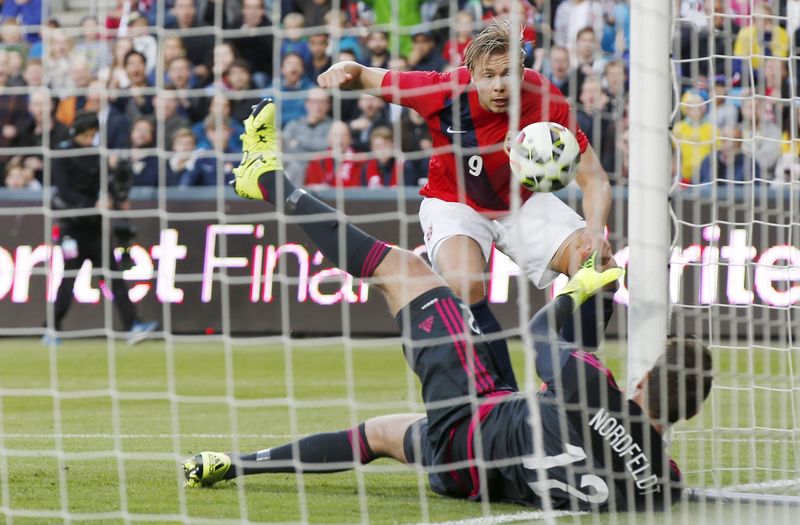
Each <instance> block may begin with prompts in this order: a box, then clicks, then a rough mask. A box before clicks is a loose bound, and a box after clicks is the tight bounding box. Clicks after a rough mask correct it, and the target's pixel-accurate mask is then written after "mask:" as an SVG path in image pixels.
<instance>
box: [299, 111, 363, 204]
mask: <svg viewBox="0 0 800 525" xmlns="http://www.w3.org/2000/svg"><path fill="white" fill-rule="evenodd" d="M361 163H362V159H361V155H359V154H358V153H356V150H355V149H354V148H353V137H352V135H350V127H349V126H348V125H347V123H346V122H342V121H341V120H338V121H336V122H334V123H332V124H331V127H330V130H329V131H328V151H327V152H326V155H325V156H324V157H322V158H319V159H314V160H312V161H311V162H309V163H308V169H307V170H306V183H305V185H306V186H335V187H343V188H353V187H358V186H360V185H361V177H360V175H361Z"/></svg>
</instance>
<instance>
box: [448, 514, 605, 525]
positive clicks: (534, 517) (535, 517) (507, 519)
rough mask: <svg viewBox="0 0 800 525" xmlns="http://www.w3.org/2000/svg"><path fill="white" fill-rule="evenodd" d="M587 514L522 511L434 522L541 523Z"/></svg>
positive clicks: (466, 524)
mask: <svg viewBox="0 0 800 525" xmlns="http://www.w3.org/2000/svg"><path fill="white" fill-rule="evenodd" d="M584 514H589V513H588V512H571V511H568V510H557V511H552V512H545V511H543V510H534V511H522V512H515V513H514V514H499V515H497V516H482V517H480V518H468V519H463V520H454V521H441V522H434V523H435V525H500V524H502V523H513V522H515V521H541V520H545V519H547V518H561V517H565V516H582V515H584Z"/></svg>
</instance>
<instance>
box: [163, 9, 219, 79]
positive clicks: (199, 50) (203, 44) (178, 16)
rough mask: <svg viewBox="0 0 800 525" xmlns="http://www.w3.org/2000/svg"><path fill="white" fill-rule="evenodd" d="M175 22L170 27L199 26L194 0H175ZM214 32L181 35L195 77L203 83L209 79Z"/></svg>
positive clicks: (186, 27)
mask: <svg viewBox="0 0 800 525" xmlns="http://www.w3.org/2000/svg"><path fill="white" fill-rule="evenodd" d="M172 12H173V14H174V15H175V24H174V25H168V26H167V27H168V28H170V29H194V28H197V27H200V25H199V24H198V22H197V9H196V8H195V5H194V0H175V7H174V8H173V9H172ZM214 39H215V37H214V34H213V32H212V31H210V30H209V32H208V33H204V34H190V35H186V36H182V37H181V41H182V42H183V47H184V49H186V57H187V58H188V59H189V60H190V61H191V62H192V64H194V69H193V70H192V72H193V73H194V76H195V78H197V80H198V82H200V83H202V84H203V85H205V84H207V83H208V82H210V81H211V53H212V50H213V49H214Z"/></svg>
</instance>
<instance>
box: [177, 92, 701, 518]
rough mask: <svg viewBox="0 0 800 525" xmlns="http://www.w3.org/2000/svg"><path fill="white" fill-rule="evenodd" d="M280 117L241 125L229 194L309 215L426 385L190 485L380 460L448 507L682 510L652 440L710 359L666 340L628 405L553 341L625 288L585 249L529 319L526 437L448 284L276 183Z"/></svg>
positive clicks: (521, 411) (689, 411)
mask: <svg viewBox="0 0 800 525" xmlns="http://www.w3.org/2000/svg"><path fill="white" fill-rule="evenodd" d="M274 115H275V106H274V104H272V103H271V101H269V100H265V101H262V102H261V104H259V105H258V106H257V107H256V108H254V111H253V114H252V115H251V116H250V117H249V118H248V119H247V121H245V134H244V135H243V139H244V151H245V152H244V155H243V160H242V163H241V165H240V167H239V168H237V169H236V170H235V175H236V180H235V184H236V192H237V193H238V194H239V195H240V196H243V197H246V198H251V199H263V200H266V201H268V202H270V203H272V204H274V205H276V206H278V207H279V209H281V210H282V211H283V212H285V213H287V214H289V215H296V216H307V217H306V221H303V222H300V223H299V224H300V226H301V227H302V228H303V230H304V231H305V232H306V233H307V234H308V235H309V237H310V238H311V239H312V240H313V241H314V243H316V245H317V247H318V248H319V249H320V250H321V251H322V252H323V253H324V254H325V256H327V257H328V258H329V259H331V260H332V261H334V262H336V263H337V264H338V265H339V267H340V268H342V269H343V270H345V271H347V272H349V273H351V274H353V275H355V276H358V277H362V278H374V279H375V280H376V281H377V282H376V285H377V286H378V287H379V288H380V289H381V290H382V291H383V293H384V295H385V297H386V300H387V302H388V304H389V308H390V310H391V311H392V312H393V313H394V314H395V315H396V318H397V322H398V325H399V327H400V331H401V333H402V334H403V340H404V348H405V356H406V359H407V361H408V363H409V365H410V366H411V367H412V369H413V370H414V372H415V373H416V374H417V375H418V376H419V378H420V381H421V383H422V397H423V400H424V402H425V407H426V414H425V415H422V414H394V415H388V416H382V417H377V418H373V419H370V420H368V421H366V422H364V423H361V424H360V425H358V426H357V427H356V428H352V429H350V430H344V431H341V432H334V433H324V434H316V435H312V436H308V437H305V438H303V439H301V440H300V441H299V442H297V443H290V444H286V445H282V446H277V447H273V448H268V449H264V450H260V451H257V452H253V453H252V454H244V455H235V456H234V455H231V454H224V453H219V452H202V453H200V454H198V455H196V456H194V457H192V458H189V459H187V460H186V462H185V463H184V471H185V475H186V482H187V485H190V486H195V485H204V486H208V485H213V484H214V483H216V482H218V481H221V480H228V479H232V478H234V477H236V476H240V475H248V474H257V473H278V472H295V471H297V470H301V471H303V472H337V471H341V470H347V469H351V468H353V467H354V465H356V464H364V463H369V462H370V461H372V460H374V459H376V458H379V457H389V458H394V459H396V460H398V461H400V462H403V463H416V464H422V465H424V466H426V467H429V469H428V472H429V480H430V484H431V488H432V489H433V490H434V491H435V492H437V493H439V494H442V495H446V496H450V497H456V498H466V499H478V498H481V497H482V496H484V497H488V498H490V499H491V500H494V501H511V502H518V503H522V504H527V505H533V506H538V507H542V506H544V503H543V502H544V500H545V498H549V500H550V501H551V503H552V506H553V507H554V508H569V509H573V510H600V511H603V510H634V509H660V508H664V507H666V506H668V505H669V504H670V503H672V502H674V501H677V499H678V498H679V497H680V493H681V492H680V489H681V486H680V485H681V484H680V471H679V470H678V469H677V467H676V466H675V464H674V462H672V460H670V458H669V456H668V454H667V451H666V450H665V446H664V442H663V440H662V433H663V432H664V431H665V429H666V428H667V427H668V426H669V425H671V424H672V423H674V422H676V421H678V420H679V419H682V418H689V417H691V416H693V415H694V414H695V413H696V412H697V411H698V410H699V408H700V405H701V404H702V402H703V400H704V399H705V397H706V396H707V395H708V393H709V390H710V388H711V376H710V368H711V356H710V354H709V352H708V349H707V348H705V347H703V346H702V345H700V344H699V343H696V342H692V341H678V340H671V341H669V343H668V345H667V348H666V352H665V354H664V355H662V356H661V357H660V358H659V360H658V361H657V363H656V365H655V366H654V367H653V369H651V370H650V371H649V372H648V374H646V375H645V377H644V378H643V379H642V380H641V381H640V382H639V384H638V386H637V387H636V391H635V393H634V395H633V397H632V399H631V400H626V399H625V396H624V394H623V392H621V391H620V389H619V388H618V387H617V385H616V383H615V381H614V377H613V376H612V374H611V372H610V371H608V370H607V369H606V368H604V367H603V365H602V363H600V361H599V360H598V359H597V358H596V357H594V356H593V355H591V354H588V353H586V352H583V351H581V350H580V349H578V348H576V347H575V346H574V345H572V344H568V343H566V342H564V341H563V340H562V339H560V338H559V335H558V331H559V329H560V328H561V326H562V325H563V323H564V322H565V321H566V320H567V319H568V318H569V317H570V316H571V315H572V313H573V312H574V311H575V310H576V309H577V308H579V307H580V305H581V304H583V303H584V302H585V301H586V300H587V299H588V298H590V297H591V296H592V295H594V294H595V293H597V292H599V291H600V290H601V289H602V288H604V287H607V286H610V285H613V283H614V282H615V281H616V280H617V279H619V278H620V277H621V274H622V270H620V269H617V268H614V269H609V270H606V271H604V272H602V273H601V272H599V271H597V270H596V269H595V258H596V257H597V254H596V252H595V253H594V254H592V256H590V257H589V258H588V259H587V261H586V262H585V263H584V264H583V266H582V267H581V269H580V270H579V271H578V272H577V273H576V275H575V276H574V277H573V278H572V279H571V280H570V282H569V283H568V284H567V286H566V287H565V288H564V290H563V291H562V293H561V294H560V295H559V296H558V297H556V299H555V300H553V301H551V302H550V303H549V304H548V305H547V306H545V307H544V308H542V309H541V310H540V311H539V312H538V313H537V314H536V315H535V316H534V317H533V319H532V320H531V322H530V325H529V329H530V333H531V336H532V338H533V343H534V348H535V353H536V370H537V373H538V374H539V376H540V377H541V379H542V380H543V381H544V386H543V388H542V391H541V392H540V393H539V395H538V396H537V407H536V408H538V412H539V414H540V417H541V425H535V426H533V425H531V410H530V409H531V406H530V405H529V399H528V397H526V396H525V395H523V394H521V393H519V392H517V391H516V390H515V389H513V388H511V387H510V386H509V385H508V384H507V383H505V382H503V380H502V379H501V377H500V376H499V375H498V373H497V369H496V364H495V363H494V361H493V354H492V352H491V351H490V349H489V346H488V345H487V343H486V341H485V339H484V338H483V335H482V334H481V333H480V332H479V331H478V329H477V327H476V326H475V323H474V320H473V319H472V316H471V314H470V311H469V308H468V307H467V306H466V305H465V304H464V303H463V302H462V301H461V300H459V299H458V298H457V297H456V295H455V294H454V293H453V291H452V290H451V289H450V288H448V287H447V286H446V285H445V284H444V281H442V280H441V278H440V277H438V276H436V275H435V274H434V273H433V271H432V270H431V269H430V268H429V267H428V266H427V265H426V264H425V262H424V261H423V260H422V259H420V258H419V257H417V256H416V255H414V254H413V253H411V252H409V251H406V250H403V249H400V248H397V247H390V246H388V245H386V244H385V243H383V242H381V241H378V240H376V239H374V238H372V237H370V236H369V235H367V234H366V233H364V232H363V231H361V230H359V229H358V228H356V227H355V226H353V225H352V224H350V223H349V222H347V221H346V220H345V219H344V217H342V216H341V215H339V214H338V212H337V211H336V210H334V209H332V208H330V207H329V206H327V205H326V204H324V203H322V202H320V201H319V200H317V199H316V198H314V197H313V196H311V195H309V194H307V193H306V192H305V191H304V190H302V189H298V188H295V187H294V186H293V185H292V184H291V183H290V182H289V180H288V179H287V178H286V177H285V176H284V175H283V173H282V166H281V161H280V158H279V156H280V152H279V150H278V146H277V138H276V135H277V133H276V128H275V123H274ZM309 219H310V220H309ZM342 229H343V230H344V232H342V231H341V230H342ZM340 234H343V235H344V237H345V243H344V245H343V246H340V244H339V236H340ZM535 442H538V443H540V445H539V446H540V447H541V448H537V446H535V445H534V443H535ZM536 450H539V451H540V452H541V453H539V454H535V451H536ZM295 452H297V453H299V455H295ZM479 465H480V466H479ZM479 470H482V472H480V471H479Z"/></svg>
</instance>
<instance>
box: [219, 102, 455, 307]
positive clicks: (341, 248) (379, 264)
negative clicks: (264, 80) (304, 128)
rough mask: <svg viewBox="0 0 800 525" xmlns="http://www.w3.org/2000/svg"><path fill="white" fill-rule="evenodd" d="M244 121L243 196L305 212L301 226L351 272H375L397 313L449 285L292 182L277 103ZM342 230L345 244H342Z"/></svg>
mask: <svg viewBox="0 0 800 525" xmlns="http://www.w3.org/2000/svg"><path fill="white" fill-rule="evenodd" d="M244 125H245V132H244V134H242V145H243V154H242V162H241V164H240V165H239V167H238V168H236V169H235V170H234V175H235V177H236V178H235V181H234V183H235V185H234V187H235V190H236V193H237V194H238V195H240V196H241V197H245V198H248V199H259V200H265V201H267V202H270V203H272V204H275V205H276V206H278V208H279V209H281V210H282V211H283V212H284V213H285V214H287V215H290V216H302V217H306V218H307V220H305V219H304V220H302V221H298V225H299V226H300V227H301V228H302V229H303V230H304V231H305V232H306V234H308V236H309V237H310V238H311V240H312V241H313V242H314V244H315V245H316V246H317V248H318V249H319V250H320V251H321V252H322V253H323V255H325V256H326V257H327V258H328V259H330V260H331V261H333V263H334V264H336V265H337V267H338V268H340V269H342V270H344V271H346V272H348V273H350V274H351V275H354V276H356V277H363V278H369V277H375V278H376V280H375V285H376V286H378V287H379V288H380V289H381V290H382V291H383V292H384V295H385V296H386V299H387V302H388V303H389V307H390V309H391V311H392V312H393V313H397V312H398V311H399V310H400V308H402V307H403V306H405V305H406V304H408V303H409V302H410V301H411V300H412V299H414V298H415V297H417V296H419V295H421V294H423V293H425V292H426V291H428V290H430V289H432V288H436V287H439V286H442V285H443V284H444V283H443V281H442V280H441V279H440V278H439V277H437V276H436V275H435V274H434V273H433V271H432V270H431V269H430V268H429V267H428V265H427V264H425V262H424V261H423V260H422V259H421V258H419V257H418V256H416V255H414V254H413V253H411V252H409V251H407V250H403V249H400V248H396V247H390V246H389V245H387V244H386V243H384V242H383V241H380V240H377V239H375V238H374V237H372V236H370V235H369V234H367V233H365V232H364V231H363V230H361V229H359V228H357V227H355V226H354V225H353V224H351V223H350V222H349V221H348V220H347V217H345V216H344V215H343V214H341V213H339V212H338V211H337V210H335V209H334V208H331V207H330V206H328V205H327V204H325V203H324V202H322V201H320V200H319V199H317V198H316V197H314V196H313V195H310V194H308V192H306V191H305V190H304V189H302V188H296V187H295V186H294V185H293V184H292V183H291V182H290V181H289V179H288V178H287V177H286V176H285V175H284V173H283V165H282V163H281V160H280V155H281V152H280V148H279V146H278V136H277V128H276V125H275V104H273V103H272V100H271V99H264V100H262V101H261V103H259V104H258V105H257V106H256V107H254V108H253V111H252V113H251V115H250V116H249V117H248V118H247V120H245V122H244ZM342 229H344V243H340V234H341V230H342Z"/></svg>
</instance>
